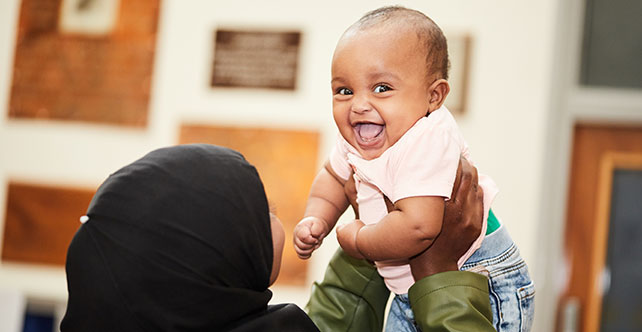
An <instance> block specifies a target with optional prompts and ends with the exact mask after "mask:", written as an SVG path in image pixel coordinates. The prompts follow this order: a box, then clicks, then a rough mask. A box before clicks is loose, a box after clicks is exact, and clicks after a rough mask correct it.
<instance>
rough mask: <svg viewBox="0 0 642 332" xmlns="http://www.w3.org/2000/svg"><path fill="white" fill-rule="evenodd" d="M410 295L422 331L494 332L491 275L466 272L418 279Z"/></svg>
mask: <svg viewBox="0 0 642 332" xmlns="http://www.w3.org/2000/svg"><path fill="white" fill-rule="evenodd" d="M408 297H409V299H410V305H411V307H412V311H413V313H414V314H415V321H416V322H417V324H418V325H419V327H420V328H421V330H422V331H430V332H454V331H462V332H463V331H478V332H484V331H489V332H490V331H495V328H494V327H493V324H492V319H493V318H492V312H491V309H490V300H489V298H488V278H487V277H486V276H484V275H481V274H477V273H473V272H465V271H450V272H442V273H438V274H435V275H432V276H430V277H426V278H423V279H421V280H419V281H418V282H416V283H415V284H414V285H413V286H412V287H410V290H409V291H408Z"/></svg>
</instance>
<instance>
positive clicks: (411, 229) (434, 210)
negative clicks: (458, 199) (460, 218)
mask: <svg viewBox="0 0 642 332" xmlns="http://www.w3.org/2000/svg"><path fill="white" fill-rule="evenodd" d="M444 205H445V201H444V198H443V197H440V196H419V197H408V198H404V199H400V200H399V201H397V202H396V203H395V208H396V210H394V211H391V212H390V213H388V214H387V215H386V216H385V217H384V218H383V219H381V221H379V222H378V223H376V224H370V225H367V226H363V227H361V229H359V230H358V232H357V234H356V237H355V241H356V243H355V244H356V246H357V249H358V250H359V252H360V253H361V255H363V256H364V257H365V258H366V259H368V260H373V261H381V260H389V259H406V258H410V257H412V256H415V255H417V254H419V253H421V252H422V251H424V250H425V249H426V248H428V247H429V246H430V245H431V244H432V242H433V240H434V239H435V238H436V237H437V235H439V232H440V231H441V225H442V221H443V216H444Z"/></svg>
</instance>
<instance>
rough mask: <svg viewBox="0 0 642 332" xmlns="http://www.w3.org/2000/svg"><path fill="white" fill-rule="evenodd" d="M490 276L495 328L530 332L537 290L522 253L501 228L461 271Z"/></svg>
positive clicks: (503, 228) (509, 331) (500, 331)
mask: <svg viewBox="0 0 642 332" xmlns="http://www.w3.org/2000/svg"><path fill="white" fill-rule="evenodd" d="M471 269H472V270H477V271H479V270H485V271H487V272H488V275H489V277H490V279H489V290H490V304H491V307H492V310H493V325H494V326H495V329H497V331H498V332H528V331H530V330H531V326H532V324H533V315H534V310H535V306H534V303H533V300H534V297H535V296H534V295H535V286H534V285H533V282H532V280H531V278H530V276H529V274H528V267H527V266H526V263H525V262H524V260H523V259H522V258H521V256H520V255H519V250H518V249H517V247H516V246H515V244H514V243H513V240H512V239H511V238H510V235H509V234H508V231H507V230H506V227H504V226H502V227H500V228H499V229H498V230H496V231H495V232H493V233H492V234H490V235H488V236H487V237H486V238H485V239H484V242H482V245H481V248H480V249H479V250H477V251H476V252H475V253H474V254H473V255H472V256H471V257H470V258H469V259H468V260H467V261H466V263H465V264H464V265H463V266H462V270H471Z"/></svg>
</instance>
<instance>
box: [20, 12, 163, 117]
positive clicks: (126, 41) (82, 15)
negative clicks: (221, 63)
mask: <svg viewBox="0 0 642 332" xmlns="http://www.w3.org/2000/svg"><path fill="white" fill-rule="evenodd" d="M63 1H66V2H65V4H67V3H70V4H71V5H72V6H71V7H68V6H65V8H66V9H65V10H61V5H62V4H63V3H62V2H63ZM102 3H105V0H94V1H71V0H23V1H22V6H21V8H20V18H19V23H18V37H17V40H16V50H15V58H14V64H13V83H12V86H11V94H10V101H9V117H10V118H38V119H56V120H70V121H86V122H98V123H107V124H115V125H126V126H136V127H143V126H145V125H146V124H147V108H148V101H149V95H150V85H151V76H152V67H153V59H154V50H155V45H156V29H157V21H158V11H159V0H136V1H125V0H121V1H119V4H118V6H117V9H114V10H112V11H111V12H106V13H107V15H110V14H109V13H111V15H116V17H114V18H112V20H111V21H113V27H111V28H110V26H109V25H106V27H103V30H105V29H106V30H105V31H102V30H101V31H102V32H98V33H97V32H96V31H97V30H96V28H95V27H91V24H89V25H88V26H87V27H86V31H85V32H86V33H83V25H82V24H77V23H73V24H72V27H73V29H70V28H68V27H67V28H65V24H66V23H65V22H68V21H69V22H81V23H82V22H92V20H93V17H94V16H93V15H98V17H99V16H100V15H102V14H101V13H103V12H104V11H101V8H102V7H101V4H102ZM112 7H113V6H112ZM114 13H115V14H114ZM61 15H64V17H61ZM76 16H77V17H76ZM86 18H89V20H88V19H86ZM106 21H107V22H109V18H107V19H106ZM61 22H62V23H61ZM99 30H100V29H99Z"/></svg>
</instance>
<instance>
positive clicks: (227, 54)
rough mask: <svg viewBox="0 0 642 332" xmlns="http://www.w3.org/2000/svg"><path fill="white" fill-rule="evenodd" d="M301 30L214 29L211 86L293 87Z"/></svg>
mask: <svg viewBox="0 0 642 332" xmlns="http://www.w3.org/2000/svg"><path fill="white" fill-rule="evenodd" d="M300 39H301V33H300V32H266V31H238V30H224V29H221V30H217V31H216V39H215V48H214V68H213V70H212V81H211V84H212V86H215V87H216V86H222V87H248V88H273V89H289V90H294V88H295V85H296V76H297V62H298V57H299V42H300Z"/></svg>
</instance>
